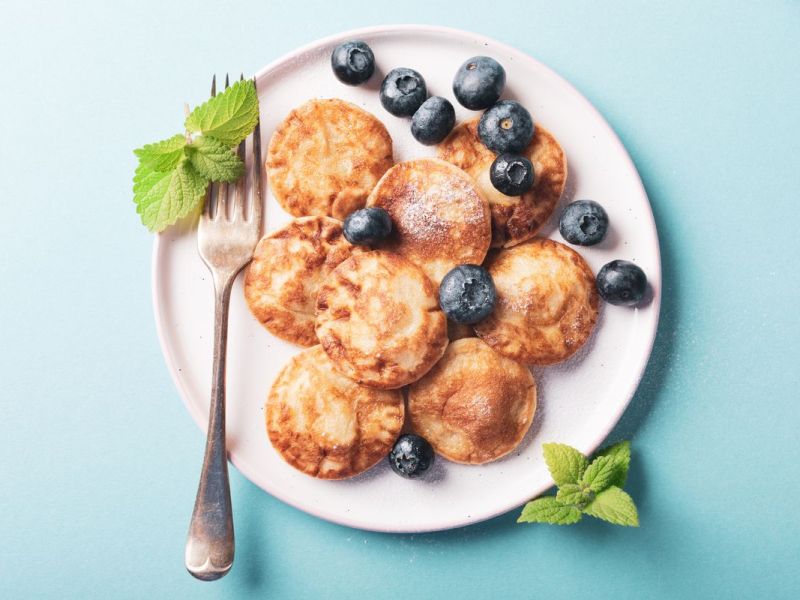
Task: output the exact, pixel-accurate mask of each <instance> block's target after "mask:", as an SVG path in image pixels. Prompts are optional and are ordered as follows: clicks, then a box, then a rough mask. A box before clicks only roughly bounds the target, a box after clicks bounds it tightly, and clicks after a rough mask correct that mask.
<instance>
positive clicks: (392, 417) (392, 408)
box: [264, 346, 404, 479]
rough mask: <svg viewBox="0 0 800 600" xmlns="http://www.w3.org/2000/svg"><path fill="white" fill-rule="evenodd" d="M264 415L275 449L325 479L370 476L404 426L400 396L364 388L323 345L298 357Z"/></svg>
mask: <svg viewBox="0 0 800 600" xmlns="http://www.w3.org/2000/svg"><path fill="white" fill-rule="evenodd" d="M264 412H265V413H266V421H267V434H268V435H269V440H270V442H272V445H273V446H274V447H275V450H277V451H278V453H279V454H280V455H281V457H283V459H284V460H285V461H286V462H287V463H289V464H290V465H292V466H293V467H294V468H295V469H298V470H299V471H302V472H303V473H306V474H308V475H313V476H314V477H319V478H320V479H343V478H345V477H352V476H354V475H358V474H359V473H361V472H363V471H366V470H367V469H369V468H370V467H371V466H373V465H374V464H376V463H377V462H378V461H380V460H381V459H382V458H383V457H384V456H386V454H388V452H389V451H390V450H391V449H392V445H393V444H394V442H395V440H396V439H397V436H398V435H399V434H400V429H401V428H402V426H403V417H404V408H403V395H402V393H401V392H400V391H388V390H376V389H374V388H368V387H365V386H363V385H358V384H357V383H355V382H354V381H352V380H350V379H348V378H347V377H345V376H344V375H342V374H341V373H339V372H338V371H337V370H336V369H334V368H333V365H332V364H331V362H330V360H328V356H327V355H326V354H325V352H324V351H323V350H322V348H321V347H320V346H314V347H313V348H309V349H307V350H304V351H303V352H301V353H300V354H297V355H295V356H294V357H292V359H291V360H290V361H289V362H288V364H287V365H286V366H285V367H284V368H283V369H282V370H281V372H280V373H279V374H278V377H277V378H276V379H275V383H273V384H272V389H271V390H270V392H269V397H268V398H267V403H266V406H265V410H264Z"/></svg>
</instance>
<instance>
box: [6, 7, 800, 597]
mask: <svg viewBox="0 0 800 600" xmlns="http://www.w3.org/2000/svg"><path fill="white" fill-rule="evenodd" d="M433 4H434V3H433V2H430V0H422V1H411V0H405V1H403V2H394V3H392V4H388V3H382V2H363V1H362V2H356V1H352V0H347V1H344V0H342V1H340V2H330V1H314V2H281V3H267V2H223V1H216V2H193V3H186V4H185V5H183V6H179V5H178V4H172V3H168V2H165V1H163V0H162V1H159V2H152V1H145V0H136V1H132V2H97V1H94V2H80V3H77V2H76V3H41V2H4V3H3V5H2V8H1V9H0V77H2V80H3V83H2V86H1V88H0V133H2V137H0V171H1V172H2V178H0V190H2V193H0V215H2V216H0V281H2V288H1V290H0V341H1V342H2V343H0V382H1V383H0V398H1V400H0V411H2V412H0V467H1V468H2V480H0V481H2V495H0V498H2V510H1V511H0V596H2V597H3V598H39V597H42V598H44V597H47V598H223V597H235V598H281V599H283V598H352V597H369V598H391V597H406V598H442V597H448V598H450V597H453V598H488V597H491V598H544V597H547V598H577V597H581V598H587V597H588V598H607V597H612V596H613V597H615V598H695V597H696V598H763V597H772V598H792V597H795V598H796V597H797V596H798V594H800V578H798V573H800V570H799V569H798V556H800V527H799V526H798V516H797V515H798V509H797V503H798V498H800V483H798V479H799V478H800V477H799V476H800V469H798V466H797V465H798V461H800V456H798V452H797V450H798V443H797V439H798V437H797V436H798V425H800V419H799V418H798V410H799V408H798V400H800V394H799V393H798V386H799V384H800V380H799V377H800V353H799V352H798V338H800V316H799V313H798V294H799V292H800V265H799V264H798V258H800V256H798V247H800V246H798V231H800V216H799V215H800V211H799V210H798V202H799V201H800V195H799V194H798V190H800V142H799V141H798V140H800V75H799V74H798V65H800V5H798V3H797V2H792V1H789V0H786V1H782V2H781V1H772V2H760V3H755V2H753V3H729V4H727V5H726V4H725V3H700V2H695V1H675V0H673V1H671V2H658V3H620V2H610V1H604V2H586V3H579V2H567V3H563V2H552V1H551V2H538V1H537V2H531V1H529V0H526V1H522V0H518V1H514V0H506V1H505V2H485V1H484V2H476V1H471V0H469V1H468V0H462V1H460V2H458V3H452V4H450V5H449V6H445V5H444V4H441V5H439V3H436V4H437V6H436V7H434V6H432V5H433ZM336 6H338V7H336ZM392 22H427V23H435V24H441V25H450V26H454V27H460V28H464V29H467V30H473V31H477V32H481V33H484V34H486V35H489V36H492V37H495V38H497V39H499V40H501V41H504V42H506V43H509V44H511V45H514V46H516V47H518V48H520V49H521V50H523V51H526V52H528V53H530V54H532V55H533V56H535V57H536V58H538V59H540V60H541V61H543V62H544V63H546V64H548V65H549V66H551V67H552V68H554V69H555V70H556V71H558V72H559V73H561V74H562V75H563V76H564V77H566V78H567V79H568V80H570V81H571V82H572V83H573V84H575V85H576V86H577V88H578V89H579V90H580V91H582V92H583V93H584V94H585V95H586V96H587V97H588V98H589V99H590V100H591V101H592V102H593V103H594V104H595V106H597V107H598V108H599V110H600V111H601V112H602V113H603V114H604V115H605V116H606V118H607V119H608V120H609V122H610V123H611V124H612V126H613V127H614V128H615V129H616V131H617V132H618V133H619V135H620V136H621V138H622V139H623V141H624V143H625V145H626V146H627V148H628V150H629V151H630V153H631V155H632V156H633V159H634V161H635V163H636V165H637V167H638V168H639V171H640V173H641V175H642V179H643V180H644V183H645V185H646V187H647V190H648V193H649V194H650V198H651V201H652V204H653V208H654V211H655V215H656V220H657V223H658V227H659V231H660V235H661V244H662V252H663V261H664V301H663V312H662V323H661V328H660V330H659V335H658V339H657V341H656V347H655V351H654V354H653V357H652V359H651V362H650V366H649V368H648V370H647V374H646V376H645V379H644V381H643V383H642V385H641V387H640V389H639V393H638V394H637V395H636V398H635V399H634V401H633V403H632V405H631V407H630V408H629V410H628V412H627V413H626V414H625V417H624V418H623V420H622V422H621V424H620V425H619V426H618V428H617V430H616V431H615V432H614V434H613V437H614V438H615V439H619V438H622V437H632V439H633V443H634V459H633V465H632V473H631V476H630V483H629V488H630V491H631V493H632V495H633V496H634V498H635V499H636V501H637V503H638V505H639V507H640V513H641V521H642V527H641V528H640V529H638V530H636V529H624V528H617V527H612V526H608V525H605V524H602V523H599V522H593V521H587V522H583V523H581V524H579V525H577V526H573V527H569V528H556V527H549V526H518V525H516V524H515V523H514V520H515V514H514V513H510V514H507V515H505V516H502V517H500V518H497V519H495V520H493V521H491V522H488V523H484V524H481V525H477V526H473V527H469V528H466V529H461V530H456V531H450V532H447V533H440V534H430V535H382V534H372V533H364V532H361V531H356V530H351V529H347V528H344V527H339V526H336V525H331V524H328V523H325V522H322V521H319V520H317V519H315V518H313V517H310V516H307V515H305V514H303V513H300V512H298V511H296V510H294V509H292V508H289V507H287V506H285V505H283V504H281V503H280V502H278V501H276V500H274V499H272V498H270V497H269V496H267V495H266V494H264V493H263V492H261V491H260V490H259V489H257V488H256V487H255V486H253V485H251V484H250V483H249V482H247V481H246V480H244V479H243V478H242V477H241V476H239V475H238V474H237V473H234V474H233V482H232V485H233V497H234V502H235V514H236V517H235V520H236V532H237V541H238V547H237V561H236V564H235V567H234V570H233V571H232V573H231V574H230V575H229V576H228V577H227V578H225V579H224V580H222V581H220V582H218V583H213V584H204V583H200V582H196V581H194V580H193V579H192V578H191V577H189V576H188V575H187V574H186V573H185V572H184V570H183V566H182V550H183V544H184V536H185V534H186V528H187V521H188V517H189V514H190V511H191V507H192V502H193V500H194V493H195V489H196V484H197V476H198V471H199V466H200V459H201V456H202V449H203V436H202V435H201V434H200V432H199V430H198V429H197V427H196V426H195V424H194V423H193V422H192V420H191V419H190V418H189V416H188V414H187V413H186V412H185V410H184V408H183V405H182V404H181V402H180V400H179V399H178V396H177V393H176V391H175V389H174V387H173V384H172V382H171V381H170V378H169V376H168V374H167V370H166V367H165V365H164V362H163V360H162V357H161V353H160V351H159V348H158V344H157V340H156V335H155V328H154V325H153V317H152V309H151V306H150V250H151V243H152V238H151V236H150V235H149V234H147V233H146V231H145V230H144V229H143V228H142V227H141V225H140V224H139V223H138V220H137V218H136V215H135V214H134V210H133V206H132V204H131V192H130V187H131V184H130V180H131V176H132V173H133V168H134V157H133V155H132V154H131V149H132V148H134V147H137V146H139V145H141V144H142V143H145V142H150V141H152V140H155V139H160V138H163V137H166V136H167V135H170V134H172V133H173V132H174V131H175V130H176V126H178V124H179V123H180V122H181V118H182V103H183V102H184V100H188V101H190V102H197V101H199V100H200V99H202V98H203V97H204V95H205V94H206V93H207V87H208V79H209V76H210V74H211V73H212V72H217V73H221V72H225V71H226V70H230V71H235V72H237V73H238V72H239V71H240V70H242V71H244V72H245V73H253V72H255V71H256V70H257V69H259V68H260V67H262V66H263V65H265V64H266V63H268V62H270V61H271V60H273V59H275V58H277V57H278V56H280V55H281V54H283V53H285V52H287V51H289V50H291V49H293V48H295V47H296V46H298V45H301V44H305V43H307V42H310V41H312V40H314V39H316V38H318V37H321V36H324V35H328V34H331V33H335V32H337V31H340V30H344V29H350V28H354V27H360V26H364V25H371V24H382V23H392ZM486 493H487V494H491V493H492V491H491V490H487V491H486ZM412 594H413V595H412Z"/></svg>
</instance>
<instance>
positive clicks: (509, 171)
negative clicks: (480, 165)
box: [489, 154, 533, 196]
mask: <svg viewBox="0 0 800 600" xmlns="http://www.w3.org/2000/svg"><path fill="white" fill-rule="evenodd" d="M489 179H491V181H492V185H493V186H494V187H495V188H496V189H497V190H498V191H499V192H502V193H503V194H505V195H506V196H521V195H522V194H524V193H525V192H527V191H528V190H529V189H531V186H532V185H533V164H532V163H531V161H529V160H528V159H527V158H525V157H524V156H518V155H516V154H501V155H500V156H498V157H497V158H495V159H494V162H493V163H492V166H491V168H490V169H489Z"/></svg>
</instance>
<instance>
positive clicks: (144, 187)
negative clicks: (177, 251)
mask: <svg viewBox="0 0 800 600" xmlns="http://www.w3.org/2000/svg"><path fill="white" fill-rule="evenodd" d="M207 185H208V179H207V178H206V177H203V176H202V175H200V174H199V173H198V172H197V171H195V169H194V167H192V165H191V164H190V163H189V162H188V161H186V160H182V161H181V162H180V163H179V164H178V166H177V167H175V169H173V170H172V171H155V170H153V169H152V168H151V167H148V166H147V165H143V164H140V165H139V167H138V168H137V169H136V175H135V176H134V178H133V193H134V197H133V201H134V202H135V203H136V212H138V213H139V215H140V216H141V218H142V223H144V225H145V226H146V227H147V228H148V229H149V230H150V231H163V230H164V229H166V228H167V227H168V226H169V225H172V224H173V223H174V222H175V221H177V220H178V219H181V218H183V217H185V216H187V215H188V214H189V213H191V212H192V211H193V210H194V209H195V208H197V206H198V205H199V203H200V202H201V201H202V199H203V196H204V195H205V191H206V186H207Z"/></svg>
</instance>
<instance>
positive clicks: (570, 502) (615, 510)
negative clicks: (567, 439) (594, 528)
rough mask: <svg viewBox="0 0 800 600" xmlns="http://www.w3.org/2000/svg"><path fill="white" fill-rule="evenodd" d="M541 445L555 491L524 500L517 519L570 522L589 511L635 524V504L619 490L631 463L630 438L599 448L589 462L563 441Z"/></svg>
mask: <svg viewBox="0 0 800 600" xmlns="http://www.w3.org/2000/svg"><path fill="white" fill-rule="evenodd" d="M542 449H543V451H544V459H545V462H546V463H547V467H548V469H550V474H551V475H552V476H553V481H554V482H555V484H556V486H557V487H558V492H557V493H556V495H555V496H543V497H541V498H537V499H536V500H532V501H530V502H528V503H527V504H526V505H525V506H524V507H523V508H522V513H521V514H520V516H519V518H518V519H517V523H550V524H553V525H571V524H572V523H577V522H578V521H580V520H581V517H582V516H583V515H589V516H592V517H595V518H597V519H602V520H604V521H608V522H609V523H613V524H614V525H626V526H628V527H638V526H639V514H638V512H637V511H636V505H635V504H634V503H633V499H632V498H631V497H630V496H629V495H628V494H626V493H625V492H624V491H623V490H622V486H623V485H625V480H626V479H627V476H628V467H629V466H630V463H631V445H630V442H627V441H626V442H620V443H618V444H614V445H613V446H609V447H608V448H604V449H603V450H600V452H598V453H597V454H596V455H595V456H594V458H593V460H592V461H591V462H589V461H588V460H587V459H586V457H585V456H584V455H583V454H581V453H580V452H579V451H578V450H576V449H575V448H572V447H571V446H567V445H565V444H544V445H543V446H542Z"/></svg>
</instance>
